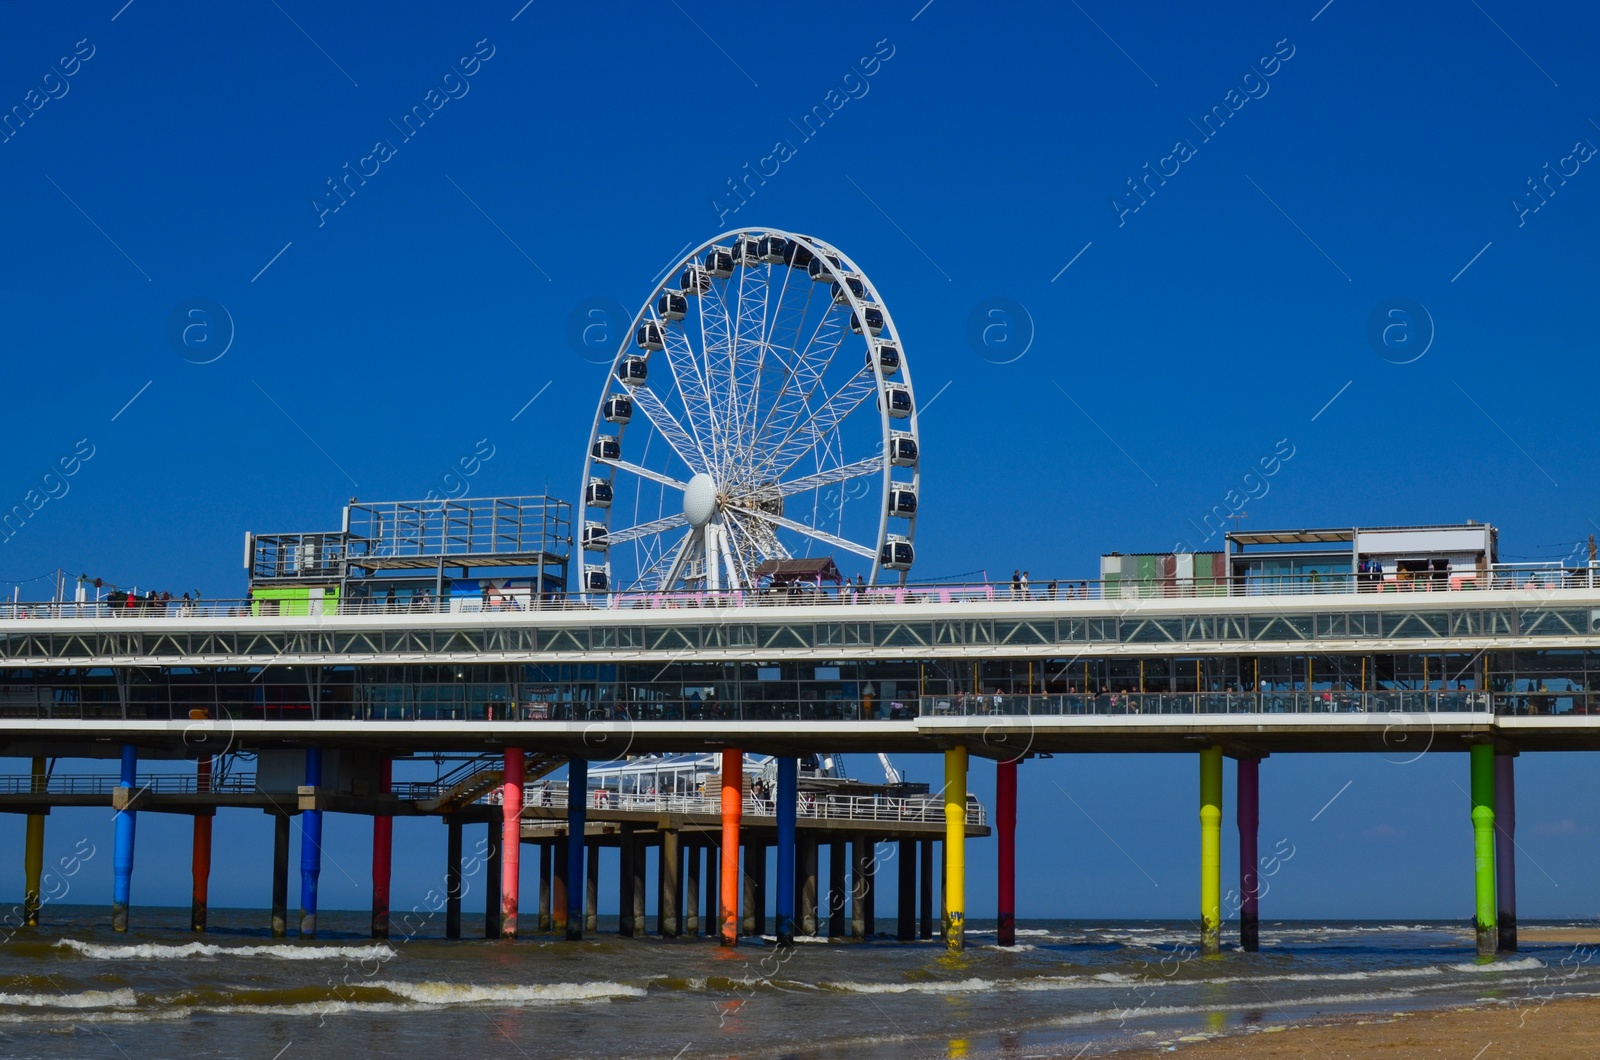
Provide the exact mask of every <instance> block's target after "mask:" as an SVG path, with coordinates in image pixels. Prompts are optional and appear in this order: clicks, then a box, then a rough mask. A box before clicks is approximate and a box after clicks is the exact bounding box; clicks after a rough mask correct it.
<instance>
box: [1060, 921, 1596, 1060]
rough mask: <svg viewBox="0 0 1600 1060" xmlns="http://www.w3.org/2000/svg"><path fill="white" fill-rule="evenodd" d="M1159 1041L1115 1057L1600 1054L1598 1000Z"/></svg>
mask: <svg viewBox="0 0 1600 1060" xmlns="http://www.w3.org/2000/svg"><path fill="white" fill-rule="evenodd" d="M1597 934H1600V933H1597ZM1540 941H1544V940H1543V939H1541V940H1540ZM1552 941H1554V940H1552ZM1163 1042H1164V1044H1157V1043H1155V1042H1152V1043H1151V1044H1150V1045H1149V1046H1146V1047H1142V1048H1139V1049H1134V1050H1129V1051H1126V1052H1123V1053H1120V1054H1118V1055H1121V1056H1149V1055H1154V1054H1157V1053H1159V1054H1162V1055H1171V1054H1170V1052H1169V1051H1170V1050H1171V1049H1172V1047H1173V1046H1176V1047H1177V1050H1176V1055H1179V1056H1184V1057H1189V1058H1190V1060H1217V1058H1221V1057H1229V1058H1234V1057H1242V1058H1244V1060H1258V1058H1268V1057H1270V1058H1275V1060H1276V1058H1286V1057H1324V1058H1326V1060H1345V1058H1347V1057H1349V1058H1356V1057H1361V1058H1365V1057H1372V1056H1377V1057H1397V1058H1398V1057H1454V1058H1458V1060H1499V1058H1502V1057H1539V1058H1541V1060H1545V1058H1548V1060H1579V1058H1582V1060H1590V1058H1592V1057H1596V1056H1600V999H1597V998H1575V999H1568V1000H1562V1001H1551V1002H1549V1003H1547V1004H1543V1005H1541V1004H1540V1003H1539V1002H1538V1001H1536V1000H1535V1001H1530V1002H1523V1003H1520V1004H1517V1005H1505V1006H1495V1007H1492V1008H1466V1009H1446V1010H1444V1011H1439V1012H1412V1013H1400V1014H1396V1015H1392V1016H1382V1017H1377V1018H1370V1017H1369V1018H1366V1019H1354V1020H1350V1021H1344V1022H1336V1023H1329V1024H1325V1025H1319V1026H1292V1027H1288V1028H1276V1027H1274V1028H1270V1029H1266V1030H1263V1031H1258V1032H1254V1033H1247V1034H1240V1035H1230V1036H1227V1037H1216V1038H1208V1039H1206V1040H1204V1041H1193V1042H1186V1041H1182V1040H1176V1039H1163ZM1069 1055H1070V1054H1069Z"/></svg>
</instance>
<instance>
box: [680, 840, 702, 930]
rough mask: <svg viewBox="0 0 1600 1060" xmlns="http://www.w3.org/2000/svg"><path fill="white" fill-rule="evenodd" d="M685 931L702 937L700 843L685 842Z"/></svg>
mask: <svg viewBox="0 0 1600 1060" xmlns="http://www.w3.org/2000/svg"><path fill="white" fill-rule="evenodd" d="M683 875H684V881H683V933H684V934H685V935H688V936H689V937H690V938H692V939H693V938H699V937H700V844H699V843H694V842H689V843H685V844H683Z"/></svg>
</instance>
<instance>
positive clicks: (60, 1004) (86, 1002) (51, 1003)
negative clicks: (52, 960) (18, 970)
mask: <svg viewBox="0 0 1600 1060" xmlns="http://www.w3.org/2000/svg"><path fill="white" fill-rule="evenodd" d="M138 1003H139V998H138V995H136V994H135V993H134V992H133V991H132V990H129V989H128V988H127V987H123V988H122V989H120V990H83V991H80V992H79V993H76V994H65V993H60V992H57V993H53V994H7V993H0V1005H17V1006H22V1007H26V1008H72V1009H81V1008H131V1007H133V1006H134V1005H137V1004H138Z"/></svg>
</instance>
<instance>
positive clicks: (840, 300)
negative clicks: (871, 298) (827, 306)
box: [833, 276, 867, 305]
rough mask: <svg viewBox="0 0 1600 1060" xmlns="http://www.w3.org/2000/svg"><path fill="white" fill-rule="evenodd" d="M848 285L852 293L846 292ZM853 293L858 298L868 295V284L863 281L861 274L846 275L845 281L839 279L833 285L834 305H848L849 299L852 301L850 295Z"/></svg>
mask: <svg viewBox="0 0 1600 1060" xmlns="http://www.w3.org/2000/svg"><path fill="white" fill-rule="evenodd" d="M847 287H848V288H849V289H850V293H849V294H846V293H845V288H847ZM851 294H853V295H855V296H856V297H857V298H865V297H867V285H866V284H864V283H862V282H861V278H860V277H859V276H846V277H845V278H844V282H843V283H839V282H838V281H835V282H834V285H833V304H834V305H846V304H848V303H849V301H850V295H851Z"/></svg>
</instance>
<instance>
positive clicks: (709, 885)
mask: <svg viewBox="0 0 1600 1060" xmlns="http://www.w3.org/2000/svg"><path fill="white" fill-rule="evenodd" d="M705 858H706V861H705V874H704V875H705V889H706V915H705V925H706V936H707V937H710V936H712V935H715V934H717V933H718V932H720V931H721V930H722V917H721V913H720V907H721V905H722V882H721V881H722V876H721V864H722V852H721V851H720V850H719V849H718V847H717V846H716V844H714V843H707V844H706V845H705Z"/></svg>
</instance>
